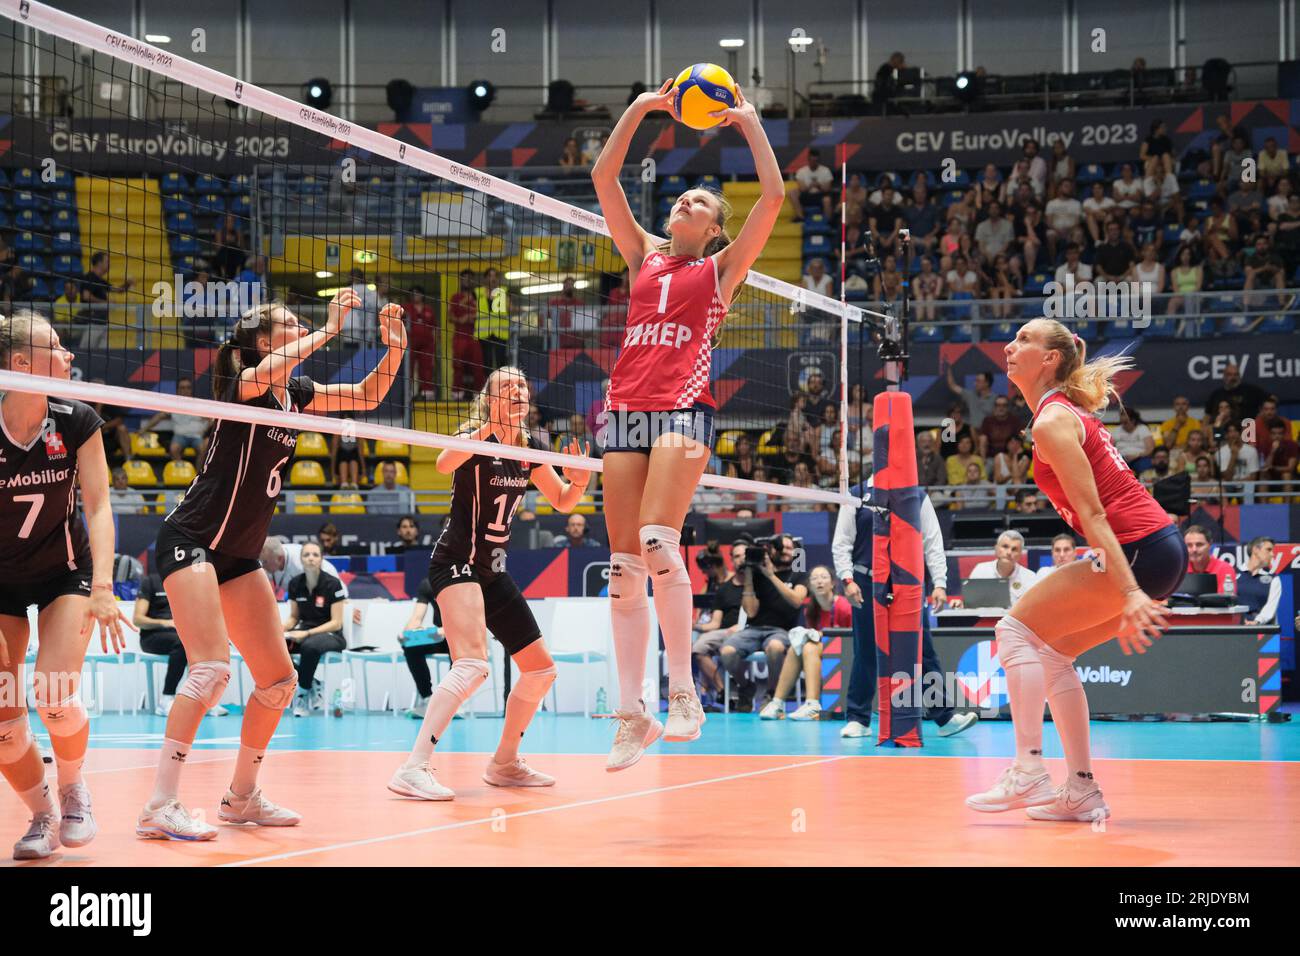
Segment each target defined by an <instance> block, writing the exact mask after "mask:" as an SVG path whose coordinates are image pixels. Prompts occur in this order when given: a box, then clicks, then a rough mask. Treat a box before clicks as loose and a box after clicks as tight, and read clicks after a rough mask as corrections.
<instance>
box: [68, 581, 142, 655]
mask: <svg viewBox="0 0 1300 956" xmlns="http://www.w3.org/2000/svg"><path fill="white" fill-rule="evenodd" d="M96 622H98V623H99V643H100V646H101V647H102V648H103V650H104V653H108V652H109V639H110V638H111V639H112V645H113V649H112V653H114V654H121V653H122V651H124V650H126V635H125V634H123V633H122V625H123V624H125V625H126V626H127V627H129V628H130V629H131V630H133V631H134V630H135V625H133V624H132V623H131V622H130V621H129V620H128V619H127V617H126V615H125V614H123V613H122V609H121V608H120V607H118V606H117V599H116V598H115V597H113V592H112V591H111V590H110V589H108V588H106V587H104V588H99V587H97V588H93V589H92V590H91V594H90V604H89V605H88V606H87V607H86V613H85V614H84V615H82V619H81V636H82V637H83V638H84V637H86V636H88V635H89V634H90V631H91V629H92V628H93V627H94V626H95V623H96Z"/></svg>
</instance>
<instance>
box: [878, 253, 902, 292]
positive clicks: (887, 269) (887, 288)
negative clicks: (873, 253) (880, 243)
mask: <svg viewBox="0 0 1300 956" xmlns="http://www.w3.org/2000/svg"><path fill="white" fill-rule="evenodd" d="M902 294H903V274H902V273H901V272H899V271H898V260H897V259H895V258H894V256H892V255H889V256H885V260H884V262H883V263H881V267H880V271H879V272H877V273H876V276H875V278H874V279H873V280H872V295H874V296H875V299H876V301H877V302H897V301H898V299H899V297H900V296H901V295H902Z"/></svg>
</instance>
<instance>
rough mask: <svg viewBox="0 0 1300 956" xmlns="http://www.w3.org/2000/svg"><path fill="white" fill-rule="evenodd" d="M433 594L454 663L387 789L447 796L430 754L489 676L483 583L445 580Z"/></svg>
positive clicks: (449, 794) (426, 796)
mask: <svg viewBox="0 0 1300 956" xmlns="http://www.w3.org/2000/svg"><path fill="white" fill-rule="evenodd" d="M436 600H437V602H438V611H439V613H440V615H441V616H442V631H443V635H444V636H445V637H446V639H447V646H448V647H449V648H451V658H452V662H453V663H452V665H451V667H450V668H449V669H448V670H447V673H446V674H444V675H443V678H442V680H440V681H438V686H437V687H435V688H434V689H433V695H432V696H431V697H430V698H429V706H428V707H427V708H426V709H425V712H424V718H423V719H422V720H421V722H420V732H419V734H418V736H417V737H416V740H415V746H414V747H412V748H411V754H410V756H409V757H407V758H406V763H405V764H403V765H402V766H401V767H400V768H398V770H397V772H396V773H394V774H393V776H392V779H390V780H389V782H388V789H389V790H392V791H393V792H394V793H399V794H401V795H403V796H407V797H416V798H419V799H422V800H451V799H452V798H454V797H455V796H456V794H455V793H454V792H453V791H452V790H450V789H448V788H447V787H444V786H442V785H441V784H440V783H438V781H437V779H436V778H435V777H434V776H433V771H432V768H431V767H430V766H429V760H430V758H431V757H432V756H433V749H434V748H435V747H436V746H438V741H439V740H441V739H442V737H443V735H444V734H445V733H446V732H447V727H448V726H449V725H450V724H451V721H452V718H453V717H455V716H456V711H457V710H459V709H460V705H461V704H463V703H464V702H465V701H467V700H469V699H470V698H471V697H472V696H474V694H475V692H477V691H478V689H479V688H480V687H482V686H483V682H484V681H485V680H487V678H488V663H487V623H486V620H485V615H484V608H483V589H482V588H481V587H480V586H479V584H478V582H477V581H466V582H464V583H462V584H451V585H448V586H446V587H444V588H443V589H442V590H441V591H439V592H438V595H437V598H436Z"/></svg>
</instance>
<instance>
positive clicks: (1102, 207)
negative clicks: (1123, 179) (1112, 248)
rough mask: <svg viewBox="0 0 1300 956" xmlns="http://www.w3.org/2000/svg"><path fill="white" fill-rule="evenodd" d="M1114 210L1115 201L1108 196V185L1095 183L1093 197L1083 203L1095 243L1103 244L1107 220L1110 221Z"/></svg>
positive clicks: (1086, 222) (1085, 221)
mask: <svg viewBox="0 0 1300 956" xmlns="http://www.w3.org/2000/svg"><path fill="white" fill-rule="evenodd" d="M1114 209H1115V200H1113V199H1111V198H1110V197H1109V196H1107V195H1106V184H1105V183H1103V182H1100V181H1098V182H1095V183H1093V184H1092V195H1090V196H1089V197H1088V198H1087V199H1085V200H1084V201H1083V216H1084V223H1085V224H1086V225H1087V227H1088V234H1089V235H1090V236H1092V241H1093V242H1094V243H1097V242H1101V239H1102V234H1103V232H1104V231H1105V228H1106V220H1108V219H1110V217H1111V214H1112V213H1113V211H1114Z"/></svg>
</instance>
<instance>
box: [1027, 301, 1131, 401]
mask: <svg viewBox="0 0 1300 956" xmlns="http://www.w3.org/2000/svg"><path fill="white" fill-rule="evenodd" d="M1039 321H1041V322H1043V323H1044V324H1045V325H1046V333H1045V335H1044V342H1043V344H1044V347H1045V348H1047V349H1048V350H1053V349H1054V350H1056V351H1058V352H1060V353H1061V365H1060V368H1059V370H1058V372H1057V377H1056V384H1057V386H1058V387H1059V388H1060V389H1061V391H1062V392H1064V393H1065V397H1066V398H1068V399H1069V400H1070V401H1072V402H1074V404H1076V405H1078V406H1079V407H1080V408H1083V409H1086V410H1087V411H1089V412H1092V413H1093V414H1094V415H1098V414H1101V413H1102V412H1104V411H1105V410H1106V407H1107V406H1108V405H1109V404H1110V399H1111V396H1114V398H1115V401H1116V402H1117V403H1118V402H1119V401H1120V395H1119V391H1118V390H1117V389H1116V388H1115V376H1117V375H1118V374H1119V373H1120V372H1125V371H1128V370H1129V369H1131V368H1133V366H1134V361H1133V357H1132V356H1131V355H1103V356H1101V357H1099V358H1095V359H1093V360H1092V361H1088V354H1087V353H1088V347H1087V344H1086V343H1085V342H1084V341H1083V339H1081V338H1079V337H1078V336H1077V335H1075V334H1074V333H1073V332H1071V331H1070V330H1069V329H1067V328H1066V327H1065V326H1064V325H1062V324H1061V323H1060V322H1057V321H1056V320H1055V319H1040V320H1039Z"/></svg>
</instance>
